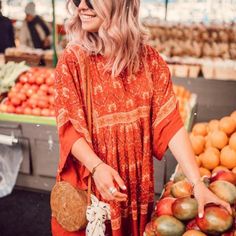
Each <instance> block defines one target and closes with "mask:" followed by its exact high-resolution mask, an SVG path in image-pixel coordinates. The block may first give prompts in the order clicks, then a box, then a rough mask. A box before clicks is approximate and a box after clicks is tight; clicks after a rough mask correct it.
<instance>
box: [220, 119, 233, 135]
mask: <svg viewBox="0 0 236 236" xmlns="http://www.w3.org/2000/svg"><path fill="white" fill-rule="evenodd" d="M235 129H236V123H235V121H234V119H233V118H232V117H230V116H226V117H223V118H222V119H221V120H220V130H222V131H224V132H225V133H226V134H227V135H230V134H232V133H233V132H234V131H235Z"/></svg>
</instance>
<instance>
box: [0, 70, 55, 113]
mask: <svg viewBox="0 0 236 236" xmlns="http://www.w3.org/2000/svg"><path fill="white" fill-rule="evenodd" d="M53 86H54V70H53V69H48V68H31V69H30V70H29V71H27V72H26V73H23V74H22V75H21V76H20V77H19V79H18V82H17V83H16V84H15V86H14V87H12V88H11V90H10V91H9V93H8V97H7V99H6V100H5V101H4V102H3V103H2V104H1V105H0V112H6V113H15V114H25V115H35V116H55V111H54V89H53Z"/></svg>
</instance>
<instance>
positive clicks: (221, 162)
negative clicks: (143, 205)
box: [144, 111, 236, 236]
mask: <svg viewBox="0 0 236 236" xmlns="http://www.w3.org/2000/svg"><path fill="white" fill-rule="evenodd" d="M190 139H191V142H192V145H193V149H194V152H195V154H196V160H197V163H198V166H199V168H200V173H201V176H202V181H203V182H204V183H205V185H206V186H207V187H208V189H209V190H211V191H212V192H213V193H214V194H216V195H217V196H218V197H219V198H220V199H222V200H224V201H226V202H228V203H229V204H230V205H231V208H232V212H233V214H232V215H230V214H229V212H228V211H227V210H226V209H224V208H223V207H221V206H217V205H214V204H208V205H206V206H205V211H204V215H203V217H202V218H199V216H198V203H197V201H196V199H195V198H194V197H193V185H192V184H191V183H190V182H189V181H188V180H187V178H186V176H185V175H184V173H183V172H182V170H181V169H180V167H179V166H177V168H176V171H175V173H174V174H173V176H172V178H171V180H170V181H169V182H168V183H167V184H166V185H165V188H164V190H163V193H162V195H161V198H160V200H159V201H158V202H157V203H156V205H155V210H154V212H153V214H152V220H151V222H149V223H148V224H147V226H146V229H145V234H144V235H145V236H167V235H168V236H182V235H183V236H204V235H205V236H207V235H221V236H235V235H236V111H235V112H233V113H232V114H231V115H230V116H227V117H223V118H222V119H220V120H212V121H210V122H209V123H198V124H196V125H195V126H194V127H193V129H192V132H191V134H190Z"/></svg>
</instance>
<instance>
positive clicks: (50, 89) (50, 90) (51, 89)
mask: <svg viewBox="0 0 236 236" xmlns="http://www.w3.org/2000/svg"><path fill="white" fill-rule="evenodd" d="M48 93H49V94H50V95H54V87H53V86H50V87H49V88H48Z"/></svg>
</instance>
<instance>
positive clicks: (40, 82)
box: [35, 76, 45, 85]
mask: <svg viewBox="0 0 236 236" xmlns="http://www.w3.org/2000/svg"><path fill="white" fill-rule="evenodd" d="M35 82H36V84H38V85H41V84H44V83H45V78H44V77H43V76H38V77H36V79H35Z"/></svg>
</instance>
